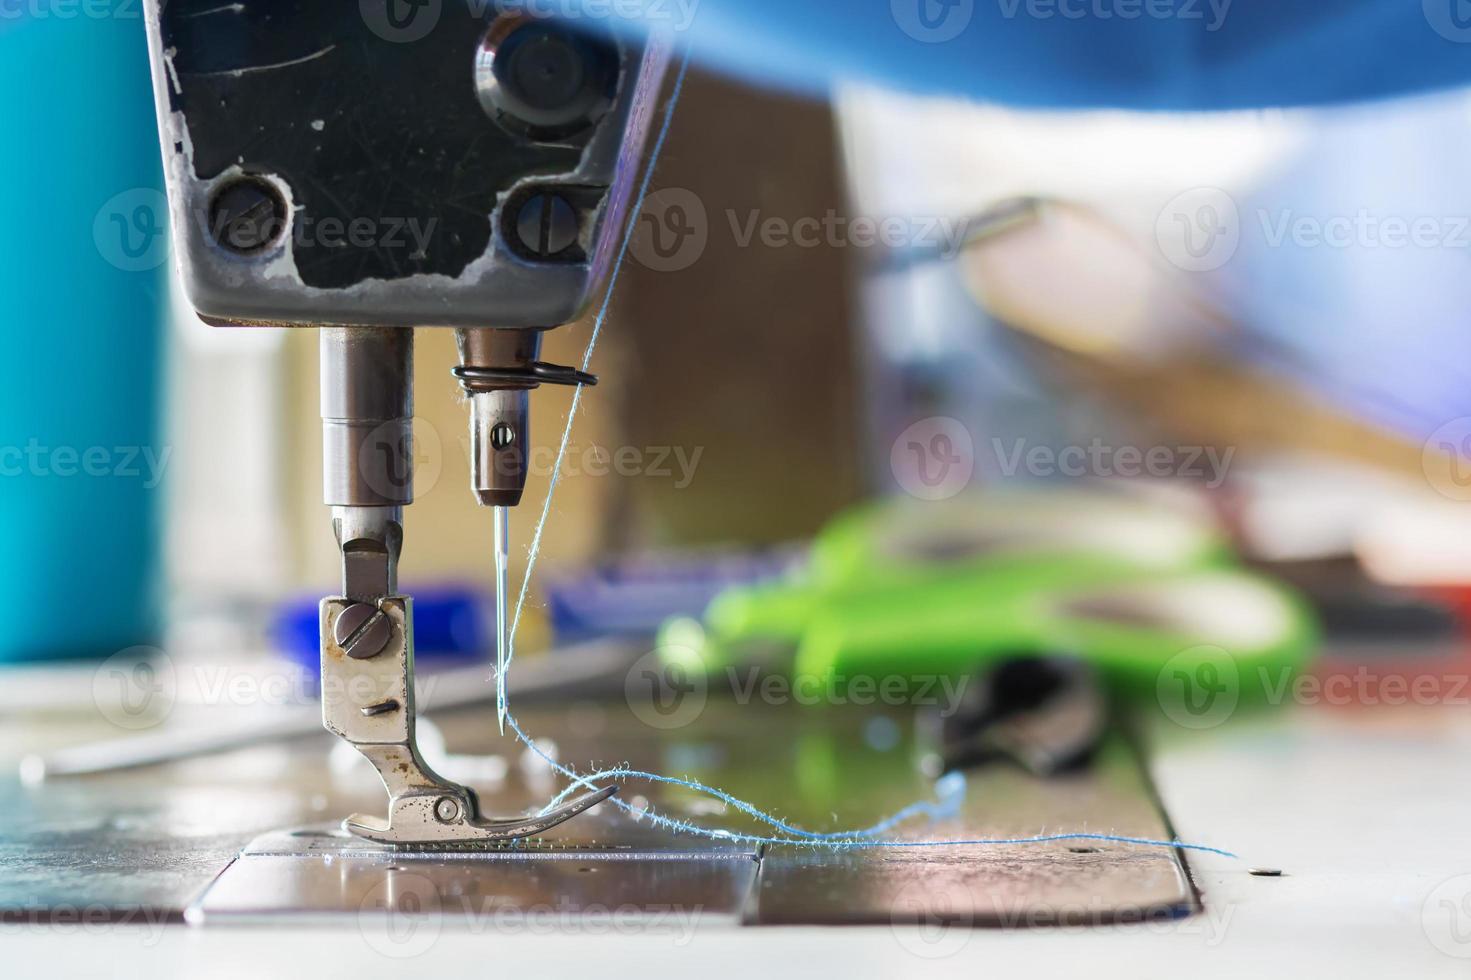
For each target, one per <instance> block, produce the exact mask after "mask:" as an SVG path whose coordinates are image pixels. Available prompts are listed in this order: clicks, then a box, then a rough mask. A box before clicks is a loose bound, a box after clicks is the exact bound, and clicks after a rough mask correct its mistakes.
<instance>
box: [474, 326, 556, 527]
mask: <svg viewBox="0 0 1471 980" xmlns="http://www.w3.org/2000/svg"><path fill="white" fill-rule="evenodd" d="M458 340H459V347H460V363H461V364H462V365H463V366H465V367H471V368H524V367H526V366H527V365H530V364H531V363H533V362H534V361H535V360H536V359H537V357H538V356H539V355H540V353H541V334H540V332H538V331H535V330H461V331H460V332H459V334H458ZM462 383H463V384H464V386H465V392H466V394H467V395H468V396H469V398H470V487H471V490H472V491H473V492H474V494H475V499H476V500H478V501H479V502H480V504H481V505H482V506H485V507H515V506H516V505H517V504H519V503H520V502H521V496H522V494H523V493H525V491H526V475H527V469H528V463H529V460H530V451H531V429H530V423H529V418H530V410H531V397H530V395H531V389H532V388H534V387H535V384H534V383H533V382H526V381H523V382H505V383H502V384H495V383H477V382H472V381H468V380H465V381H462Z"/></svg>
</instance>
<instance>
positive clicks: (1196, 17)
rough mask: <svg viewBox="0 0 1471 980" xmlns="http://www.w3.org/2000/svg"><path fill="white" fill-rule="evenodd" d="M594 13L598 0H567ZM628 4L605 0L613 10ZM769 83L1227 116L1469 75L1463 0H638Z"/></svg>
mask: <svg viewBox="0 0 1471 980" xmlns="http://www.w3.org/2000/svg"><path fill="white" fill-rule="evenodd" d="M573 2H574V3H575V4H578V5H580V7H581V8H583V9H584V10H585V11H587V12H588V13H589V15H591V13H592V12H595V11H599V10H601V11H604V12H606V11H607V10H608V9H609V7H610V0H573ZM624 6H625V5H623V4H613V7H614V9H622V8H623V7H624ZM633 6H636V7H638V8H639V9H640V10H641V11H642V18H643V20H644V21H646V22H648V23H652V24H657V25H661V26H666V27H670V28H673V29H674V30H676V31H677V32H678V33H679V34H680V35H681V36H682V37H688V38H690V39H691V40H692V41H693V43H694V47H695V52H696V58H697V60H699V61H702V62H705V63H707V64H710V65H713V66H716V67H719V68H721V69H724V70H726V71H729V72H733V73H735V74H737V75H739V76H741V77H742V78H744V79H745V80H747V81H751V82H755V83H757V84H761V85H766V86H780V87H789V88H797V89H804V90H807V91H811V92H819V91H821V90H823V89H824V88H825V87H826V86H827V85H828V84H829V83H830V82H831V81H832V80H834V79H842V78H847V79H862V80H867V81H872V82H877V83H880V84H884V85H888V86H891V87H894V88H900V89H905V90H910V91H916V92H945V93H953V94H959V95H967V96H974V97H977V98H981V99H986V100H989V101H995V102H1002V103H1007V104H1011V105H1017V106H1033V107H1047V106H1055V107H1085V106H1099V107H1104V106H1111V107H1119V108H1139V109H1226V108H1249V107H1261V106H1280V105H1315V104H1324V103H1332V102H1344V101H1354V100H1362V99H1373V98H1381V97H1385V96H1392V95H1401V94H1407V93H1412V92H1421V91H1427V90H1430V89H1435V88H1444V87H1449V86H1457V85H1463V84H1466V83H1467V81H1468V80H1471V47H1468V44H1471V3H1468V2H1467V0H1331V2H1324V0H637V2H636V3H635V4H633Z"/></svg>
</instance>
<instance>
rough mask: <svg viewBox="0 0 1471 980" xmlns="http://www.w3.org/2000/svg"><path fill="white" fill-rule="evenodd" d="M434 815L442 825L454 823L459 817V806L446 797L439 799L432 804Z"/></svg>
mask: <svg viewBox="0 0 1471 980" xmlns="http://www.w3.org/2000/svg"><path fill="white" fill-rule="evenodd" d="M434 815H435V816H436V817H438V818H439V820H440V821H441V822H443V823H454V822H455V821H456V820H457V819H459V816H460V805H459V804H458V803H456V802H455V801H454V800H452V799H450V798H449V797H448V796H443V797H440V800H439V802H438V803H436V804H434Z"/></svg>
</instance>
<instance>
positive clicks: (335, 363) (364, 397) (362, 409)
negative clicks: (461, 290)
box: [320, 327, 414, 601]
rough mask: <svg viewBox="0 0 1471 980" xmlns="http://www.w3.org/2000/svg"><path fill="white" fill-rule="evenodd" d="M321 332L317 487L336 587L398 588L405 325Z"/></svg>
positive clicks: (377, 592) (410, 359)
mask: <svg viewBox="0 0 1471 980" xmlns="http://www.w3.org/2000/svg"><path fill="white" fill-rule="evenodd" d="M320 332H321V387H322V392H321V398H322V486H323V496H324V498H325V502H326V504H327V505H328V506H330V507H331V508H332V517H333V527H334V530H335V532H336V535H337V542H338V545H339V546H340V547H341V549H342V594H343V595H344V596H346V597H348V598H350V599H354V600H358V601H371V600H373V599H377V598H381V597H383V596H390V595H394V594H395V593H396V592H397V591H398V556H399V552H400V550H401V549H402V546H403V507H404V505H406V504H409V503H412V502H413V499H414V456H413V453H414V441H413V440H414V436H413V415H414V383H413V376H414V375H413V371H414V338H413V331H411V330H382V329H370V328H362V327H324V328H322V330H321V331H320Z"/></svg>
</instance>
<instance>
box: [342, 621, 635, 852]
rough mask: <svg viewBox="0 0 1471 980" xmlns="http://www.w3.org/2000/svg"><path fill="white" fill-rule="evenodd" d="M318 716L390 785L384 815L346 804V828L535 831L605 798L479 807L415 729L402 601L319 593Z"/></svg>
mask: <svg viewBox="0 0 1471 980" xmlns="http://www.w3.org/2000/svg"><path fill="white" fill-rule="evenodd" d="M321 622H322V723H323V724H324V725H325V726H326V728H327V730H328V731H330V732H332V733H333V734H335V735H337V736H338V737H340V738H342V739H343V740H345V741H347V742H348V743H349V744H351V745H352V747H353V748H355V749H357V750H358V752H360V753H362V755H363V756H364V757H365V758H366V759H367V760H368V761H369V762H371V763H372V764H373V767H374V768H375V769H377V770H378V775H379V776H380V777H381V778H382V780H383V786H384V788H385V789H387V790H388V818H387V819H386V820H385V819H380V818H377V817H371V816H366V815H364V814H353V815H352V816H351V817H348V818H347V819H346V820H345V821H343V824H342V826H343V829H344V830H346V831H347V832H348V833H351V834H355V835H357V836H358V837H363V838H366V839H367V840H372V841H378V842H379V843H384V844H456V843H475V842H495V841H509V840H516V839H519V838H522V837H531V836H535V835H537V834H540V833H542V832H544V831H546V830H549V829H550V828H552V827H555V826H556V825H557V824H559V823H562V822H563V821H565V820H569V819H571V818H572V817H575V816H577V815H578V814H579V813H582V812H583V811H584V810H587V809H589V808H591V807H593V806H596V805H597V804H599V803H601V802H602V801H603V800H606V799H607V798H608V797H610V796H612V795H613V794H614V793H615V792H616V788H615V787H611V786H609V787H606V788H604V789H601V790H596V791H594V792H591V793H586V794H584V795H582V796H579V797H577V798H576V799H574V800H571V801H569V802H568V803H565V804H563V805H562V806H560V807H558V808H557V809H555V810H551V811H548V812H546V813H537V814H532V815H528V816H519V817H485V816H482V815H481V813H480V802H479V800H478V799H477V797H476V795H475V793H474V791H473V790H470V789H469V788H467V787H464V786H461V785H459V784H457V783H453V782H451V781H449V780H447V779H445V778H444V777H442V776H440V775H438V774H437V773H435V772H434V770H432V769H430V768H429V766H428V765H427V764H426V763H425V762H424V759H423V758H422V757H421V756H420V755H419V749H418V743H417V742H416V741H415V736H414V685H413V676H414V651H413V617H412V607H411V604H410V601H409V600H408V599H407V598H404V597H402V596H390V597H388V598H384V599H378V600H376V601H375V602H372V603H365V602H356V601H354V600H351V599H341V598H333V599H324V600H322V607H321Z"/></svg>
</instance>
